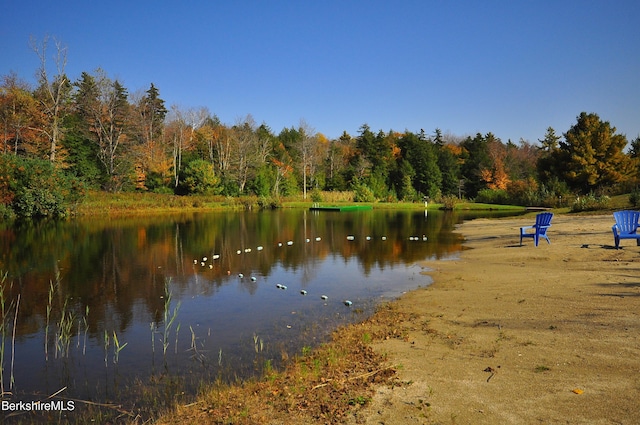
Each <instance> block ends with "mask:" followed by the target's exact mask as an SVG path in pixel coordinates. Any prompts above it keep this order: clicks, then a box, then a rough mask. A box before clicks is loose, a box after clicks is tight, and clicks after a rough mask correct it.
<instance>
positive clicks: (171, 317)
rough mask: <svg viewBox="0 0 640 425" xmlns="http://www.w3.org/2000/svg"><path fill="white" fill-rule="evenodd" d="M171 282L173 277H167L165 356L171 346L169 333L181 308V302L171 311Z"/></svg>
mask: <svg viewBox="0 0 640 425" xmlns="http://www.w3.org/2000/svg"><path fill="white" fill-rule="evenodd" d="M170 283H171V278H167V279H166V281H165V284H164V315H163V316H164V327H163V330H162V354H163V356H165V358H166V356H167V348H168V347H169V334H170V332H171V326H173V322H175V320H176V317H178V310H179V309H180V302H178V303H177V304H176V306H175V307H174V309H173V312H172V311H171V299H172V297H173V294H172V292H171V289H169V284H170Z"/></svg>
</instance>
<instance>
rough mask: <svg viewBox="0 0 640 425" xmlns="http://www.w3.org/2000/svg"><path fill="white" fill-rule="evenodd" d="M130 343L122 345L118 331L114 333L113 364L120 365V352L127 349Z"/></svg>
mask: <svg viewBox="0 0 640 425" xmlns="http://www.w3.org/2000/svg"><path fill="white" fill-rule="evenodd" d="M127 344H128V342H125V343H124V344H122V345H120V341H119V340H118V335H117V334H116V331H113V363H115V364H118V360H119V359H120V351H122V350H123V349H124V347H126V346H127Z"/></svg>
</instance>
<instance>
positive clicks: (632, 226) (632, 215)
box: [611, 211, 640, 249]
mask: <svg viewBox="0 0 640 425" xmlns="http://www.w3.org/2000/svg"><path fill="white" fill-rule="evenodd" d="M613 218H615V219H616V224H614V225H613V227H612V228H611V229H612V230H613V240H614V241H615V243H616V249H618V248H620V239H635V240H636V245H638V246H640V234H638V226H639V224H638V223H639V222H640V212H638V211H616V212H614V213H613Z"/></svg>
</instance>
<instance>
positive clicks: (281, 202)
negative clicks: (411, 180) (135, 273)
mask: <svg viewBox="0 0 640 425" xmlns="http://www.w3.org/2000/svg"><path fill="white" fill-rule="evenodd" d="M349 198H350V197H349V196H347V195H344V194H343V195H335V196H333V197H329V196H325V197H323V199H327V200H326V201H324V202H320V203H319V204H320V205H322V206H340V205H354V204H357V205H368V206H371V207H372V208H374V209H394V210H424V209H425V205H424V203H422V202H362V203H360V202H359V203H355V202H353V201H350V200H349ZM313 204H314V202H313V201H311V200H304V199H302V196H298V197H288V198H281V199H277V200H275V199H265V198H259V197H256V196H244V197H237V198H233V197H224V196H177V195H166V194H156V193H106V192H90V193H89V194H88V196H87V198H86V200H85V201H84V202H83V203H82V204H80V205H79V206H78V207H77V208H76V209H75V214H76V215H78V216H126V215H143V214H163V213H176V212H206V211H225V210H227V211H233V210H238V211H240V210H247V209H251V210H258V209H260V208H274V207H278V208H309V207H311V206H312V205H313ZM427 207H428V209H429V210H437V209H441V208H442V207H443V204H438V203H433V202H430V203H429V204H428V206H427ZM454 209H455V210H493V211H509V210H522V209H523V207H520V206H513V205H495V204H480V203H474V202H460V203H457V204H456V205H455V208H454Z"/></svg>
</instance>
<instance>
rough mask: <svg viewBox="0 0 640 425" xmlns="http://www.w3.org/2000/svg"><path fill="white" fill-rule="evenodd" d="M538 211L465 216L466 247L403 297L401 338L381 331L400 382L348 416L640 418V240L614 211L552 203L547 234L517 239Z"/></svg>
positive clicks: (408, 420)
mask: <svg viewBox="0 0 640 425" xmlns="http://www.w3.org/2000/svg"><path fill="white" fill-rule="evenodd" d="M534 220H535V219H534V218H531V217H526V218H525V217H520V218H508V219H499V220H496V219H492V220H487V219H478V220H473V221H468V222H465V223H464V224H462V225H461V226H460V227H459V228H458V230H457V231H459V232H461V233H462V234H463V235H464V237H465V244H464V246H465V248H467V249H465V250H464V251H463V253H462V255H461V257H460V258H459V259H456V260H449V261H435V262H428V263H425V264H424V273H426V274H429V275H431V276H432V277H433V279H434V283H433V284H432V285H430V286H429V287H426V288H424V289H419V290H416V291H413V292H411V293H408V294H406V295H405V296H403V297H402V298H401V299H400V300H398V301H397V306H396V307H397V308H398V311H400V312H402V313H405V314H407V316H406V317H407V319H405V320H403V321H402V323H401V324H400V325H399V328H400V329H402V332H403V335H404V337H403V338H391V339H386V340H383V341H382V342H376V343H375V344H374V349H375V351H376V352H379V353H383V354H385V355H386V356H387V360H388V362H389V363H390V364H393V365H396V366H397V385H395V386H391V387H390V386H382V387H378V388H376V392H375V396H374V397H373V400H372V402H371V403H370V404H368V405H367V406H366V407H365V408H364V410H363V411H361V412H359V414H358V415H357V416H356V417H352V418H351V419H350V421H351V423H366V424H376V425H378V424H385V425H391V424H538V423H539V424H638V423H640V409H639V408H638V400H640V336H639V334H638V332H639V331H640V247H638V246H636V244H635V241H633V240H626V241H622V244H621V245H622V247H623V249H620V250H616V249H614V247H613V244H614V242H613V236H612V232H611V226H612V224H613V217H612V216H611V215H602V216H568V215H556V216H555V217H554V220H553V222H552V227H551V229H550V230H549V233H548V234H549V237H550V239H551V244H550V245H548V244H547V242H546V241H541V242H540V245H539V246H538V247H535V246H534V244H533V241H532V240H531V239H527V240H525V241H524V245H523V246H520V244H519V236H518V235H519V227H520V226H525V225H529V224H533V221H534Z"/></svg>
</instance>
